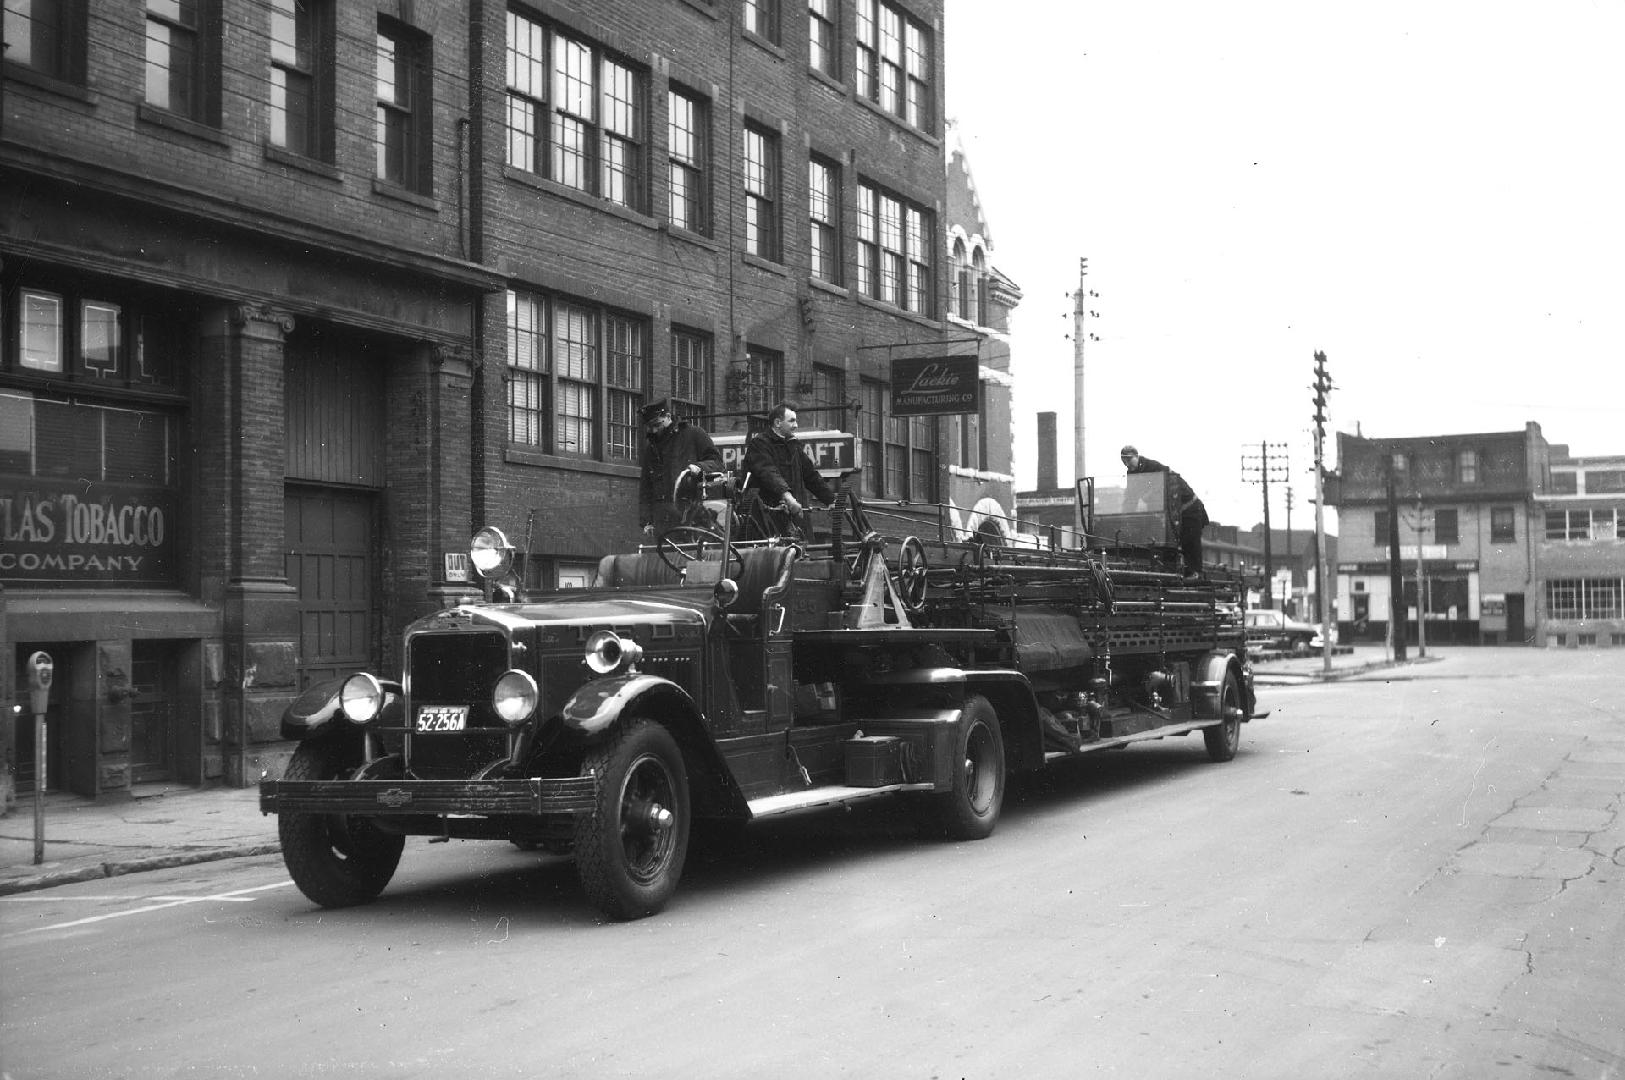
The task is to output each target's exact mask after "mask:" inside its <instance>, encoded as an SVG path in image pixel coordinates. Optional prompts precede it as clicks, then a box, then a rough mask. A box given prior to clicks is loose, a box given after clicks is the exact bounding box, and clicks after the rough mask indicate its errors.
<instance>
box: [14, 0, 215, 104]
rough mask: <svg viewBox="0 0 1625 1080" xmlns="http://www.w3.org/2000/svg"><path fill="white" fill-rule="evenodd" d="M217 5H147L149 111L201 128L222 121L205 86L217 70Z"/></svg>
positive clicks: (167, 0)
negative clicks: (214, 35) (159, 111)
mask: <svg viewBox="0 0 1625 1080" xmlns="http://www.w3.org/2000/svg"><path fill="white" fill-rule="evenodd" d="M217 2H218V0H147V46H146V68H147V84H146V101H147V104H148V105H151V106H153V107H154V108H158V109H163V110H165V111H166V112H172V113H174V114H175V115H177V116H183V117H185V118H186V119H188V120H196V121H197V122H199V123H210V122H215V121H217V120H218V116H217V114H216V110H215V108H214V102H213V100H212V95H211V94H210V93H209V90H208V88H207V87H206V86H205V81H204V80H205V76H206V75H207V74H210V73H212V71H213V69H214V67H216V66H217V65H218V57H217V56H216V55H215V50H214V47H213V40H212V35H211V34H210V33H209V29H210V24H212V22H213V14H214V12H213V8H214V6H215V4H216V3H217ZM31 6H35V7H38V6H40V5H39V4H37V3H36V4H34V5H31Z"/></svg>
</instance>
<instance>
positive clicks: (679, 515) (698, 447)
mask: <svg viewBox="0 0 1625 1080" xmlns="http://www.w3.org/2000/svg"><path fill="white" fill-rule="evenodd" d="M639 416H640V418H641V419H642V420H643V430H644V434H645V435H646V436H647V437H646V438H645V439H644V440H643V480H642V483H641V484H640V485H639V487H638V509H639V514H640V519H641V520H642V522H643V532H644V534H645V535H646V536H659V535H660V534H661V533H663V532H665V531H666V530H667V529H669V528H671V527H672V526H673V525H679V524H682V523H683V507H682V506H680V505H679V504H678V503H677V502H675V501H674V499H673V495H674V493H675V492H676V490H677V480H678V478H679V477H681V476H683V475H685V474H689V475H692V476H694V478H695V482H696V484H698V485H699V486H698V487H697V488H696V489H695V490H696V493H697V494H696V502H697V501H698V499H699V498H701V497H703V496H702V495H701V494H699V493H700V492H703V490H704V480H703V476H704V474H705V473H708V472H711V473H719V472H721V471H722V454H721V453H719V452H718V451H717V446H716V443H714V442H712V441H711V436H710V435H709V434H707V432H706V430H705V429H704V428H702V427H700V426H698V425H697V424H690V423H689V422H688V421H686V420H684V421H682V422H681V423H678V422H674V421H673V420H672V416H671V402H670V401H668V400H667V399H665V398H661V399H660V400H659V401H651V402H650V403H649V404H647V405H645V406H644V407H643V409H642V410H641V412H640V413H639Z"/></svg>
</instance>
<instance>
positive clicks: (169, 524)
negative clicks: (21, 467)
mask: <svg viewBox="0 0 1625 1080" xmlns="http://www.w3.org/2000/svg"><path fill="white" fill-rule="evenodd" d="M180 525H181V522H180V515H179V513H178V509H177V500H176V497H175V493H174V491H172V490H170V489H168V488H152V487H139V486H136V485H129V484H105V483H72V482H67V481H48V480H42V479H40V478H37V477H36V478H31V479H28V480H24V481H8V480H0V581H15V582H29V583H51V584H56V585H89V586H95V585H112V586H131V585H169V584H172V583H173V582H174V579H175V547H176V536H177V534H178V533H179V532H180V531H181V529H180Z"/></svg>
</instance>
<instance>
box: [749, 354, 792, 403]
mask: <svg viewBox="0 0 1625 1080" xmlns="http://www.w3.org/2000/svg"><path fill="white" fill-rule="evenodd" d="M743 376H744V377H743V387H742V389H743V391H744V393H743V398H742V400H741V404H742V406H743V407H744V408H745V409H747V410H748V411H750V412H758V413H763V414H766V413H767V412H769V411H771V410H772V408H773V406H775V405H777V404H778V403H779V402H781V401H783V400H784V354H783V353H780V352H775V351H774V350H772V349H764V348H762V347H761V346H759V345H748V346H746V348H745V368H744V373H743Z"/></svg>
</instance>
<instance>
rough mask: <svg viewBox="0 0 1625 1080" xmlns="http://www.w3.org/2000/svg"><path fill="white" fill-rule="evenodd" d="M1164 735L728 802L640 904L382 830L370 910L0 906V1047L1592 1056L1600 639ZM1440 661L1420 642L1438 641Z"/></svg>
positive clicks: (443, 1073)
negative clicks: (838, 803) (1079, 754)
mask: <svg viewBox="0 0 1625 1080" xmlns="http://www.w3.org/2000/svg"><path fill="white" fill-rule="evenodd" d="M1433 653H1434V656H1432V657H1430V659H1429V662H1427V663H1425V664H1412V665H1409V666H1406V667H1402V668H1397V669H1394V670H1393V671H1390V672H1382V673H1377V674H1373V675H1367V676H1364V677H1362V678H1358V679H1354V680H1349V681H1344V682H1339V683H1332V684H1325V685H1305V686H1291V687H1278V686H1265V687H1262V688H1261V689H1260V693H1259V699H1260V707H1261V708H1264V709H1269V710H1272V714H1271V715H1270V716H1269V717H1268V718H1266V719H1262V720H1256V721H1253V722H1252V723H1250V724H1248V725H1246V727H1245V728H1244V729H1243V732H1242V742H1241V751H1240V753H1239V755H1238V756H1237V757H1236V759H1235V760H1234V761H1233V762H1230V763H1228V764H1223V765H1215V764H1211V763H1209V762H1208V760H1207V758H1206V756H1205V754H1204V753H1203V749H1202V743H1201V740H1200V738H1199V737H1197V738H1184V739H1180V738H1175V739H1168V740H1163V741H1160V742H1154V743H1150V744H1145V745H1141V746H1137V747H1135V748H1132V749H1130V750H1127V751H1125V752H1121V753H1102V754H1097V755H1093V756H1091V757H1088V758H1085V759H1083V760H1080V761H1076V762H1070V763H1067V764H1066V765H1065V767H1061V768H1057V769H1055V770H1054V771H1052V772H1047V773H1044V774H1041V775H1039V776H1036V777H1026V778H1020V779H1018V780H1016V781H1015V782H1013V783H1012V786H1011V790H1010V798H1009V801H1008V802H1007V804H1006V807H1005V812H1004V817H1003V820H1002V821H1001V823H1000V825H999V828H998V831H997V832H996V833H995V834H994V836H993V837H992V838H991V839H989V840H987V841H984V842H978V843H968V844H948V843H941V842H933V841H929V840H923V839H921V838H919V837H918V836H917V835H916V832H915V830H914V828H913V826H912V821H911V819H910V817H909V814H908V807H907V805H906V804H903V803H891V804H887V805H883V806H879V807H876V808H872V809H866V810H864V811H861V812H853V813H849V814H846V815H843V816H836V817H829V816H821V817H810V818H802V819H796V820H791V821H786V822H783V823H779V824H775V825H772V826H771V827H763V828H757V829H752V830H750V831H748V832H747V834H746V836H745V837H744V838H743V839H742V840H738V841H735V842H734V843H732V844H721V843H718V844H713V845H712V846H709V847H707V848H705V849H704V850H701V851H699V852H697V853H696V854H695V855H694V856H693V857H692V858H691V860H690V863H689V868H688V870H687V872H686V874H685V877H684V880H683V884H682V886H681V888H680V889H679V891H678V894H677V897H676V899H675V901H674V902H673V903H672V904H671V905H670V907H669V908H668V909H667V910H666V911H664V912H663V913H662V914H660V915H658V916H655V917H653V918H649V919H645V920H642V921H639V922H632V923H624V924H622V923H606V922H604V921H603V920H602V919H601V918H600V917H599V916H598V915H597V913H596V912H595V911H594V910H593V909H592V908H591V907H590V906H589V905H588V903H587V902H586V900H585V899H584V898H583V897H582V895H581V893H580V890H579V887H578V885H577V883H576V880H575V876H574V873H573V870H572V868H571V867H570V866H569V865H568V864H566V863H564V862H562V861H560V860H556V859H550V858H547V857H544V856H538V855H536V854H531V853H525V852H521V851H519V850H517V849H515V848H512V847H510V846H508V845H502V844H474V843H456V842H454V843H451V844H430V843H426V842H424V841H422V840H412V841H411V842H409V844H408V846H407V850H406V857H405V859H404V860H403V861H402V864H401V869H400V871H399V872H398V874H397V875H396V877H395V879H394V881H393V882H392V883H391V885H390V886H389V888H388V889H387V890H386V891H385V892H384V894H383V896H382V897H381V898H380V900H379V901H378V902H376V903H375V904H372V905H370V906H367V907H362V908H354V909H347V910H342V911H322V910H320V909H317V908H314V907H313V906H312V905H311V904H310V903H309V902H308V901H306V900H305V898H304V897H303V896H301V895H300V894H299V892H298V891H297V890H296V889H294V888H293V887H292V885H291V884H289V883H288V881H287V876H286V874H285V872H284V870H283V867H282V863H281V860H280V858H278V857H274V856H273V857H261V858H250V859H236V860H231V861H227V862H219V863H209V864H203V865H198V866H191V867H183V868H177V869H172V870H166V871H158V872H154V873H148V874H140V875H133V876H130V877H123V878H112V879H107V880H100V881H95V882H87V883H83V884H78V885H70V886H64V887H60V888H56V889H50V890H46V891H42V892H38V893H31V894H25V895H19V896H12V897H3V898H0V960H3V965H4V985H3V989H0V1004H3V1010H0V1046H3V1050H0V1054H3V1063H0V1064H3V1069H4V1074H5V1076H6V1077H8V1078H14V1080H25V1078H28V1080H32V1078H36V1077H115V1076H116V1077H132V1078H145V1077H215V1076H224V1077H233V1076H262V1075H263V1076H274V1077H306V1076H353V1077H368V1078H371V1077H392V1078H394V1077H398V1078H407V1077H437V1078H438V1077H460V1076H484V1077H509V1076H512V1077H520V1076H523V1077H539V1076H549V1077H620V1076H627V1077H634V1076H635V1077H645V1076H661V1077H699V1076H705V1077H757V1078H760V1077H786V1076H796V1077H800V1076H806V1077H834V1076H852V1077H916V1076H917V1077H932V1078H936V1077H941V1078H949V1077H970V1078H982V1077H1005V1076H1031V1077H1061V1076H1081V1075H1091V1076H1092V1075H1102V1076H1123V1077H1139V1078H1143V1077H1186V1076H1195V1075H1204V1076H1210V1077H1212V1076H1217V1077H1283V1078H1286V1077H1291V1078H1303V1077H1350V1076H1370V1077H1460V1078H1480V1077H1485V1076H1492V1075H1495V1076H1506V1077H1523V1076H1550V1075H1557V1076H1573V1077H1597V1078H1601V1077H1619V1076H1622V1075H1625V1033H1622V1024H1621V1018H1622V1017H1625V984H1622V982H1621V980H1620V978H1619V976H1618V972H1619V970H1620V969H1621V963H1622V961H1625V920H1622V918H1621V916H1620V911H1621V903H1620V893H1621V883H1622V881H1625V865H1622V863H1625V815H1622V801H1625V706H1622V705H1621V696H1622V695H1621V693H1620V691H1621V689H1622V687H1625V672H1622V667H1625V665H1621V663H1620V662H1619V658H1620V655H1621V654H1620V653H1619V652H1618V650H1609V649H1603V650H1578V651H1575V650H1567V651H1563V650H1532V649H1492V648H1485V649H1468V648H1453V649H1444V650H1433ZM1440 653H1442V656H1441V655H1440Z"/></svg>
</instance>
